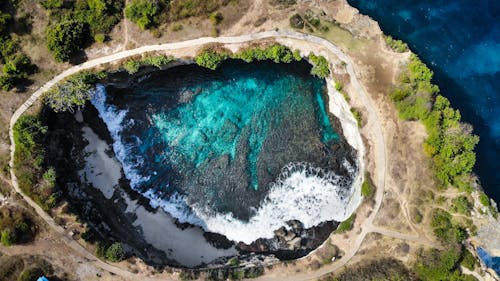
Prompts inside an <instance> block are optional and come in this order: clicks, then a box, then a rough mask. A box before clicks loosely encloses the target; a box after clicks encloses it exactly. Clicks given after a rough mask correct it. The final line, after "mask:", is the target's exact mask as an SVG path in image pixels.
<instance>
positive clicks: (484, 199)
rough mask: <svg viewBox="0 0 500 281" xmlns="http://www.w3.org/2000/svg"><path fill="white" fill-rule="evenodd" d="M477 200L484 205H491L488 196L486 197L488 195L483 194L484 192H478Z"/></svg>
mask: <svg viewBox="0 0 500 281" xmlns="http://www.w3.org/2000/svg"><path fill="white" fill-rule="evenodd" d="M479 202H481V204H482V205H483V206H485V207H489V206H490V205H491V203H490V198H488V195H486V194H484V192H481V193H480V194H479Z"/></svg>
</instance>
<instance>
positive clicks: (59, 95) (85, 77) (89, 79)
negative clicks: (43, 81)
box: [43, 71, 106, 112]
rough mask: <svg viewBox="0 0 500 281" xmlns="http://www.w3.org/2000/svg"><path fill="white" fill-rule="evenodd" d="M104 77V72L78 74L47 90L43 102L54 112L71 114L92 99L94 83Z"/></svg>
mask: <svg viewBox="0 0 500 281" xmlns="http://www.w3.org/2000/svg"><path fill="white" fill-rule="evenodd" d="M105 75H106V74H105V73H104V72H100V73H92V72H89V71H82V72H79V73H77V74H75V75H73V76H71V77H69V78H68V79H66V80H65V81H64V82H61V83H59V84H57V85H55V86H54V87H52V88H51V89H50V90H48V91H47V92H46V93H45V94H44V97H43V100H44V102H45V103H46V104H47V105H49V106H50V107H51V108H52V109H53V110H54V111H55V112H64V111H70V112H73V111H74V110H75V108H76V109H78V108H81V107H83V106H84V105H85V103H86V102H87V101H89V100H90V99H91V98H92V90H93V89H94V88H95V83H97V81H98V80H99V79H102V78H104V77H105Z"/></svg>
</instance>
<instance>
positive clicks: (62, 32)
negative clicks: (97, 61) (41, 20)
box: [41, 0, 124, 62]
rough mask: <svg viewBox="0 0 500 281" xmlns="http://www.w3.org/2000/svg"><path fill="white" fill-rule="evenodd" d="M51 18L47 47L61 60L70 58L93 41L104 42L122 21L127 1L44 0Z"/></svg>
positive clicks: (43, 3) (43, 4)
mask: <svg viewBox="0 0 500 281" xmlns="http://www.w3.org/2000/svg"><path fill="white" fill-rule="evenodd" d="M41 4H42V6H43V7H44V8H45V9H47V11H48V15H49V18H50V21H49V22H50V23H49V26H48V27H47V47H48V48H49V50H50V51H52V52H53V53H54V58H55V59H56V61H58V62H62V61H67V60H69V59H70V58H71V57H72V56H74V55H75V54H76V53H77V52H78V51H80V50H82V49H83V48H84V47H85V46H86V45H87V44H88V43H90V42H91V41H92V40H95V41H97V42H104V40H105V39H106V35H107V34H108V33H109V32H110V31H111V30H112V29H113V27H114V26H115V25H116V24H117V23H118V22H120V20H121V17H122V10H123V5H124V0H117V1H112V0H81V1H62V0H46V1H42V3H41Z"/></svg>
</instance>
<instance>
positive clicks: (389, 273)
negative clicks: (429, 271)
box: [320, 258, 417, 281]
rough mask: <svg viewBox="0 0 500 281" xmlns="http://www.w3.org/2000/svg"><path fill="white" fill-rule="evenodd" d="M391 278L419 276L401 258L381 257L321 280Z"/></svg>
mask: <svg viewBox="0 0 500 281" xmlns="http://www.w3.org/2000/svg"><path fill="white" fill-rule="evenodd" d="M353 280H372V281H375V280H391V281H399V280H405V281H416V280H417V278H415V276H414V275H413V274H412V273H411V272H410V271H409V270H408V269H407V268H406V266H405V265H404V264H403V263H402V262H401V261H399V260H397V259H394V258H381V259H377V260H370V261H364V262H361V263H359V264H357V265H354V266H352V267H349V268H346V269H344V270H342V271H341V272H340V273H337V274H331V275H329V276H327V277H323V278H322V279H320V281H353Z"/></svg>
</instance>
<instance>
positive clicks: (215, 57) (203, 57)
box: [194, 49, 229, 70]
mask: <svg viewBox="0 0 500 281" xmlns="http://www.w3.org/2000/svg"><path fill="white" fill-rule="evenodd" d="M227 58H229V53H228V52H226V51H221V52H218V51H216V50H213V49H204V50H202V51H201V52H200V53H199V54H198V55H197V56H196V57H195V59H194V60H195V62H196V64H198V65H199V66H203V67H206V68H208V69H212V70H215V69H216V68H217V67H218V66H219V65H220V64H221V63H222V62H223V61H224V60H226V59H227Z"/></svg>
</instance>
